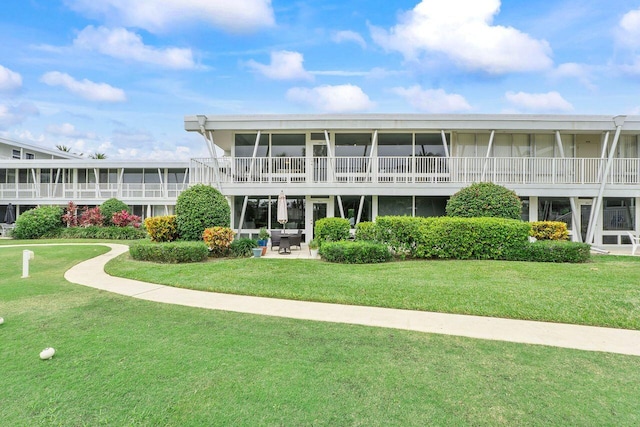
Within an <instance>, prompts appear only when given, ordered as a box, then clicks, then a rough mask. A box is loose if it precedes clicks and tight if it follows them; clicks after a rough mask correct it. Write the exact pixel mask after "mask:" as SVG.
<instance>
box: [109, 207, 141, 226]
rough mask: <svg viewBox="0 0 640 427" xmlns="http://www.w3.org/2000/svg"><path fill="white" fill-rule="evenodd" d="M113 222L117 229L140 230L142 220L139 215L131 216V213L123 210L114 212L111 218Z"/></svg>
mask: <svg viewBox="0 0 640 427" xmlns="http://www.w3.org/2000/svg"><path fill="white" fill-rule="evenodd" d="M111 222H112V223H113V225H115V226H116V227H128V226H132V227H134V228H140V223H141V222H142V219H141V218H140V217H139V216H138V215H133V214H130V213H129V212H127V211H125V210H122V211H120V212H114V213H113V216H112V217H111Z"/></svg>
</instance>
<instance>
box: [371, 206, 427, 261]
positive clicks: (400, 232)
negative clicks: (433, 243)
mask: <svg viewBox="0 0 640 427" xmlns="http://www.w3.org/2000/svg"><path fill="white" fill-rule="evenodd" d="M432 219H433V218H424V217H411V216H392V215H390V216H379V217H378V218H376V223H375V224H376V227H375V229H376V240H377V241H379V242H381V243H384V244H386V245H387V246H389V247H390V248H391V250H392V252H393V253H394V254H396V255H397V256H415V250H416V246H417V242H418V241H419V240H420V239H421V227H422V226H423V225H424V224H425V223H426V222H429V221H430V220H432Z"/></svg>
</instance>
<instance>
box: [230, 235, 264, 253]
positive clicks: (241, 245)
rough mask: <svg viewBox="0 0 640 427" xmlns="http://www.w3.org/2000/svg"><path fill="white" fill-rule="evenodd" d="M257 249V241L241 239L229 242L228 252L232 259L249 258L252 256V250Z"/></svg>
mask: <svg viewBox="0 0 640 427" xmlns="http://www.w3.org/2000/svg"><path fill="white" fill-rule="evenodd" d="M257 247H258V241H257V240H255V239H249V238H246V237H243V238H241V239H236V240H234V241H233V242H231V246H229V250H230V252H231V256H234V257H238V258H241V257H251V256H253V248H257Z"/></svg>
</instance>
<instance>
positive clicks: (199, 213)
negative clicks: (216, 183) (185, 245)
mask: <svg viewBox="0 0 640 427" xmlns="http://www.w3.org/2000/svg"><path fill="white" fill-rule="evenodd" d="M176 221H177V222H176V223H177V228H178V235H179V236H180V239H182V240H201V239H202V233H203V232H204V230H205V228H210V227H229V225H230V224H231V222H230V221H231V208H230V207H229V203H228V202H227V199H225V197H224V196H223V195H222V194H221V193H220V192H219V191H218V190H216V189H215V188H213V187H211V186H209V185H202V184H198V185H194V186H193V187H191V188H189V189H187V190H185V191H183V192H182V193H180V195H179V196H178V200H177V202H176Z"/></svg>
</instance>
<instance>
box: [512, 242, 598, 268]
mask: <svg viewBox="0 0 640 427" xmlns="http://www.w3.org/2000/svg"><path fill="white" fill-rule="evenodd" d="M512 259H513V260H514V261H533V262H571V263H582V262H587V261H589V259H591V247H590V246H589V245H588V244H587V243H579V242H568V241H564V240H538V241H537V242H532V243H529V242H527V244H525V245H524V246H523V247H522V248H521V250H520V251H519V252H518V253H517V254H514V257H513V258H512Z"/></svg>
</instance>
